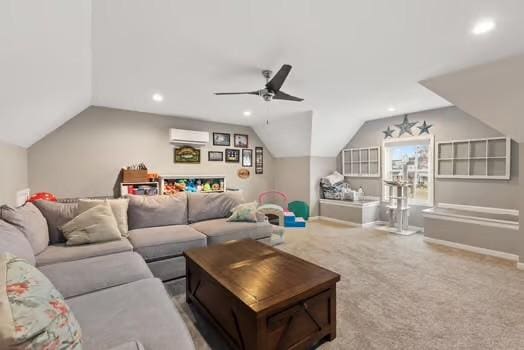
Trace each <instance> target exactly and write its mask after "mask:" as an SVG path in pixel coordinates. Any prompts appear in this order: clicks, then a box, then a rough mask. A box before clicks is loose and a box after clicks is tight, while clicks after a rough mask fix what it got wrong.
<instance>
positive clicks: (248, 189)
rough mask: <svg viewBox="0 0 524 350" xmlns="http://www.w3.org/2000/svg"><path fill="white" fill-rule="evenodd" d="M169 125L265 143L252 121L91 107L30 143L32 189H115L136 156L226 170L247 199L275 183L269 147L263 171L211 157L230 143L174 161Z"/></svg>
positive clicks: (178, 167)
mask: <svg viewBox="0 0 524 350" xmlns="http://www.w3.org/2000/svg"><path fill="white" fill-rule="evenodd" d="M170 128H180V129H189V130H199V131H209V132H213V131H215V132H228V133H231V134H233V133H243V134H248V135H249V147H250V148H253V149H254V147H255V146H264V145H263V144H262V142H261V141H260V139H259V138H258V137H257V136H256V134H255V133H254V132H253V130H252V129H251V128H249V127H243V126H238V125H229V124H220V123H210V122H204V121H199V120H195V119H186V118H178V117H172V116H163V115H155V114H148V113H139V112H131V111H123V110H117V109H110V108H101V107H90V108H88V109H87V110H85V111H84V112H82V113H80V114H78V115H77V116H76V117H75V118H73V119H71V120H70V121H68V122H67V123H65V124H64V125H63V126H61V127H60V128H58V129H57V130H55V131H54V132H52V133H51V134H49V135H47V136H46V137H45V138H43V139H42V140H40V141H39V142H37V143H36V144H34V145H33V146H31V147H30V148H29V152H28V156H29V158H28V159H29V184H30V185H31V189H32V191H33V192H37V191H48V192H52V193H54V194H55V195H57V196H58V197H79V196H99V195H111V194H113V189H114V187H115V184H116V182H117V179H118V174H119V172H120V169H121V168H122V167H124V166H126V165H128V164H132V163H137V162H144V163H146V164H147V165H148V167H149V169H150V171H154V172H157V173H159V174H173V175H179V174H181V175H205V174H208V175H225V176H226V181H227V186H228V187H234V188H240V189H242V190H243V191H244V192H245V197H246V199H248V200H254V199H256V198H257V196H258V194H259V193H260V192H262V191H266V190H269V189H271V188H273V187H274V182H273V179H274V176H273V173H274V160H273V156H272V155H271V154H270V153H269V152H268V151H267V149H266V148H265V147H264V174H263V175H255V173H254V172H255V171H254V168H250V170H251V176H250V177H249V178H248V179H246V180H241V179H240V178H238V176H237V170H238V169H239V168H240V167H241V166H240V164H237V163H235V164H231V163H224V162H208V161H207V151H208V150H217V151H223V150H224V149H225V148H226V147H219V146H212V143H210V145H209V146H208V147H204V148H202V149H201V157H202V162H201V164H196V165H195V164H175V163H174V161H173V158H174V150H173V146H171V145H170V144H169V142H168V133H169V129H170ZM231 148H234V147H233V146H231Z"/></svg>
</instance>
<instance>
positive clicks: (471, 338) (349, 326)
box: [168, 222, 524, 350]
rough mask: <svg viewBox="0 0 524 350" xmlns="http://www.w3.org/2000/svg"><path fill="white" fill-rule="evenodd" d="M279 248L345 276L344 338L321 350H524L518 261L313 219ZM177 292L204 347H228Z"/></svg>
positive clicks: (523, 284) (340, 308)
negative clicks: (516, 265) (516, 266)
mask: <svg viewBox="0 0 524 350" xmlns="http://www.w3.org/2000/svg"><path fill="white" fill-rule="evenodd" d="M278 247H279V248H280V249H282V250H285V251H287V252H290V253H292V254H295V255H297V256H300V257H302V258H305V259H307V260H309V261H312V262H314V263H317V264H319V265H321V266H324V267H326V268H329V269H332V270H334V271H336V272H338V273H340V274H341V276H342V280H341V282H340V283H339V284H338V285H337V322H338V324H337V338H336V339H335V340H334V341H333V342H330V343H324V344H322V345H321V346H320V349H359V350H360V349H417V350H418V349H505V350H506V349H524V272H522V271H519V270H517V269H516V268H515V267H514V263H510V262H506V261H504V260H500V259H495V258H490V257H485V256H482V255H477V254H473V253H467V252H463V251H460V250H455V249H451V248H446V247H441V246H435V245H430V244H427V243H425V242H424V241H423V236H422V235H421V234H417V235H413V236H408V237H405V236H396V235H392V234H387V233H385V232H381V231H377V230H373V229H361V228H350V227H347V226H342V225H336V224H331V223H326V222H311V223H309V227H308V229H306V230H293V231H288V232H286V243H285V244H282V245H280V246H278ZM183 287H184V286H183V282H178V283H173V284H171V285H169V286H168V291H169V292H170V293H171V294H172V295H173V300H174V302H175V304H176V306H177V308H178V309H179V310H181V312H182V314H183V317H184V319H185V320H186V322H187V324H188V326H189V329H190V331H191V333H192V335H193V338H194V339H195V343H196V346H197V349H199V350H200V349H227V346H226V345H225V343H224V342H223V341H222V339H221V338H220V336H219V335H218V334H217V333H215V331H214V330H213V328H212V327H211V326H210V325H209V324H208V323H207V322H206V321H205V320H204V319H203V318H201V317H200V316H199V315H198V314H196V313H195V312H194V311H193V309H191V308H190V307H188V305H187V304H185V301H184V300H185V299H184V298H185V297H184V288H183Z"/></svg>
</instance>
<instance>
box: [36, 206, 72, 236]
mask: <svg viewBox="0 0 524 350" xmlns="http://www.w3.org/2000/svg"><path fill="white" fill-rule="evenodd" d="M35 206H36V207H37V208H38V209H40V211H41V212H42V214H43V215H44V217H45V218H46V220H47V227H48V229H49V240H50V241H51V244H57V243H63V242H65V241H66V239H65V237H64V235H63V233H62V231H61V230H60V227H62V226H63V225H64V224H65V223H67V222H69V221H71V220H73V219H74V218H75V216H76V215H77V213H78V203H56V202H50V201H37V202H35Z"/></svg>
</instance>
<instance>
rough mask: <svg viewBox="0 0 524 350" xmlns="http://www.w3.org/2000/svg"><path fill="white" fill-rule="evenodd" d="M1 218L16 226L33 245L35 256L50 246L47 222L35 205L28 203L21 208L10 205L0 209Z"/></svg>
mask: <svg viewBox="0 0 524 350" xmlns="http://www.w3.org/2000/svg"><path fill="white" fill-rule="evenodd" d="M0 216H1V218H2V219H4V220H5V221H7V222H8V223H10V224H11V225H13V226H16V228H18V229H19V230H20V231H22V233H23V234H24V235H25V236H26V238H27V239H28V240H29V243H31V247H32V248H33V251H34V253H35V254H40V253H41V252H43V251H44V250H45V249H46V248H47V246H48V245H49V230H48V228H47V222H46V220H45V218H44V216H43V215H42V213H41V212H40V210H38V208H37V207H35V206H34V205H33V203H26V204H25V205H23V206H21V207H19V208H16V209H15V208H13V207H10V206H8V205H4V206H2V207H0Z"/></svg>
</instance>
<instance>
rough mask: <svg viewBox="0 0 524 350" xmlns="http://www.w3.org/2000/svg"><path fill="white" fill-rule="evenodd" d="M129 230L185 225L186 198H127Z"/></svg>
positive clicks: (177, 195)
mask: <svg viewBox="0 0 524 350" xmlns="http://www.w3.org/2000/svg"><path fill="white" fill-rule="evenodd" d="M128 219H129V229H130V230H136V229H139V228H146V227H157V226H171V225H186V224H187V196H186V193H185V192H180V193H177V194H176V195H160V196H129V210H128Z"/></svg>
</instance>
